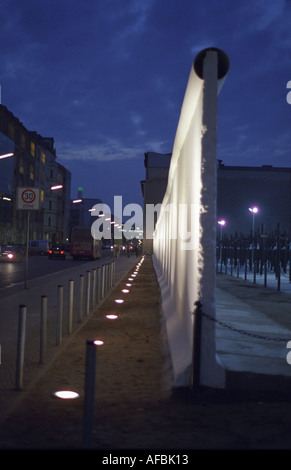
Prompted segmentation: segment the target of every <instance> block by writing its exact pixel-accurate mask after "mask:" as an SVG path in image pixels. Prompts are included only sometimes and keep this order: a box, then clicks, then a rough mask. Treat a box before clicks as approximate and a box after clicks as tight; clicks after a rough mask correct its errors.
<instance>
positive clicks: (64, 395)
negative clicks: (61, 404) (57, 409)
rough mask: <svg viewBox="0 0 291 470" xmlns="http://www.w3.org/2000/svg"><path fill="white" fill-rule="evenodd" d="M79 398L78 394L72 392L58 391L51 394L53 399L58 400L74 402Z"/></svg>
mask: <svg viewBox="0 0 291 470" xmlns="http://www.w3.org/2000/svg"><path fill="white" fill-rule="evenodd" d="M79 396H80V395H79V393H78V392H74V391H73V390H58V391H57V392H54V393H53V397H55V398H60V399H61V400H75V399H76V398H79Z"/></svg>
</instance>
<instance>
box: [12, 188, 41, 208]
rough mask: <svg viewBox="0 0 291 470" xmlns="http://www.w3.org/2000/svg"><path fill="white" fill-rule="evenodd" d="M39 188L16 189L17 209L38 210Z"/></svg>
mask: <svg viewBox="0 0 291 470" xmlns="http://www.w3.org/2000/svg"><path fill="white" fill-rule="evenodd" d="M39 199H40V198H39V188H18V195H17V209H27V210H38V209H39V206H40V200H39Z"/></svg>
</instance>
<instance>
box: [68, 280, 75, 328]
mask: <svg viewBox="0 0 291 470" xmlns="http://www.w3.org/2000/svg"><path fill="white" fill-rule="evenodd" d="M73 305H74V281H73V280H72V279H71V280H70V281H69V324H68V332H69V335H70V334H71V333H72V328H73Z"/></svg>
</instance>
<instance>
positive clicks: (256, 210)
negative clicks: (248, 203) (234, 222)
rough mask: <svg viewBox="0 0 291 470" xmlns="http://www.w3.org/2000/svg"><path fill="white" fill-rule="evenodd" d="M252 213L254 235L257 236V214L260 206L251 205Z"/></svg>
mask: <svg viewBox="0 0 291 470" xmlns="http://www.w3.org/2000/svg"><path fill="white" fill-rule="evenodd" d="M249 211H250V213H251V214H252V215H253V236H255V215H256V214H257V213H258V212H259V208H258V207H257V206H252V207H249Z"/></svg>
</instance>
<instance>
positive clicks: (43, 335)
mask: <svg viewBox="0 0 291 470" xmlns="http://www.w3.org/2000/svg"><path fill="white" fill-rule="evenodd" d="M46 342H47V296H46V295H42V296H41V312H40V359H39V362H40V363H41V364H43V363H44V362H45V358H46Z"/></svg>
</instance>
